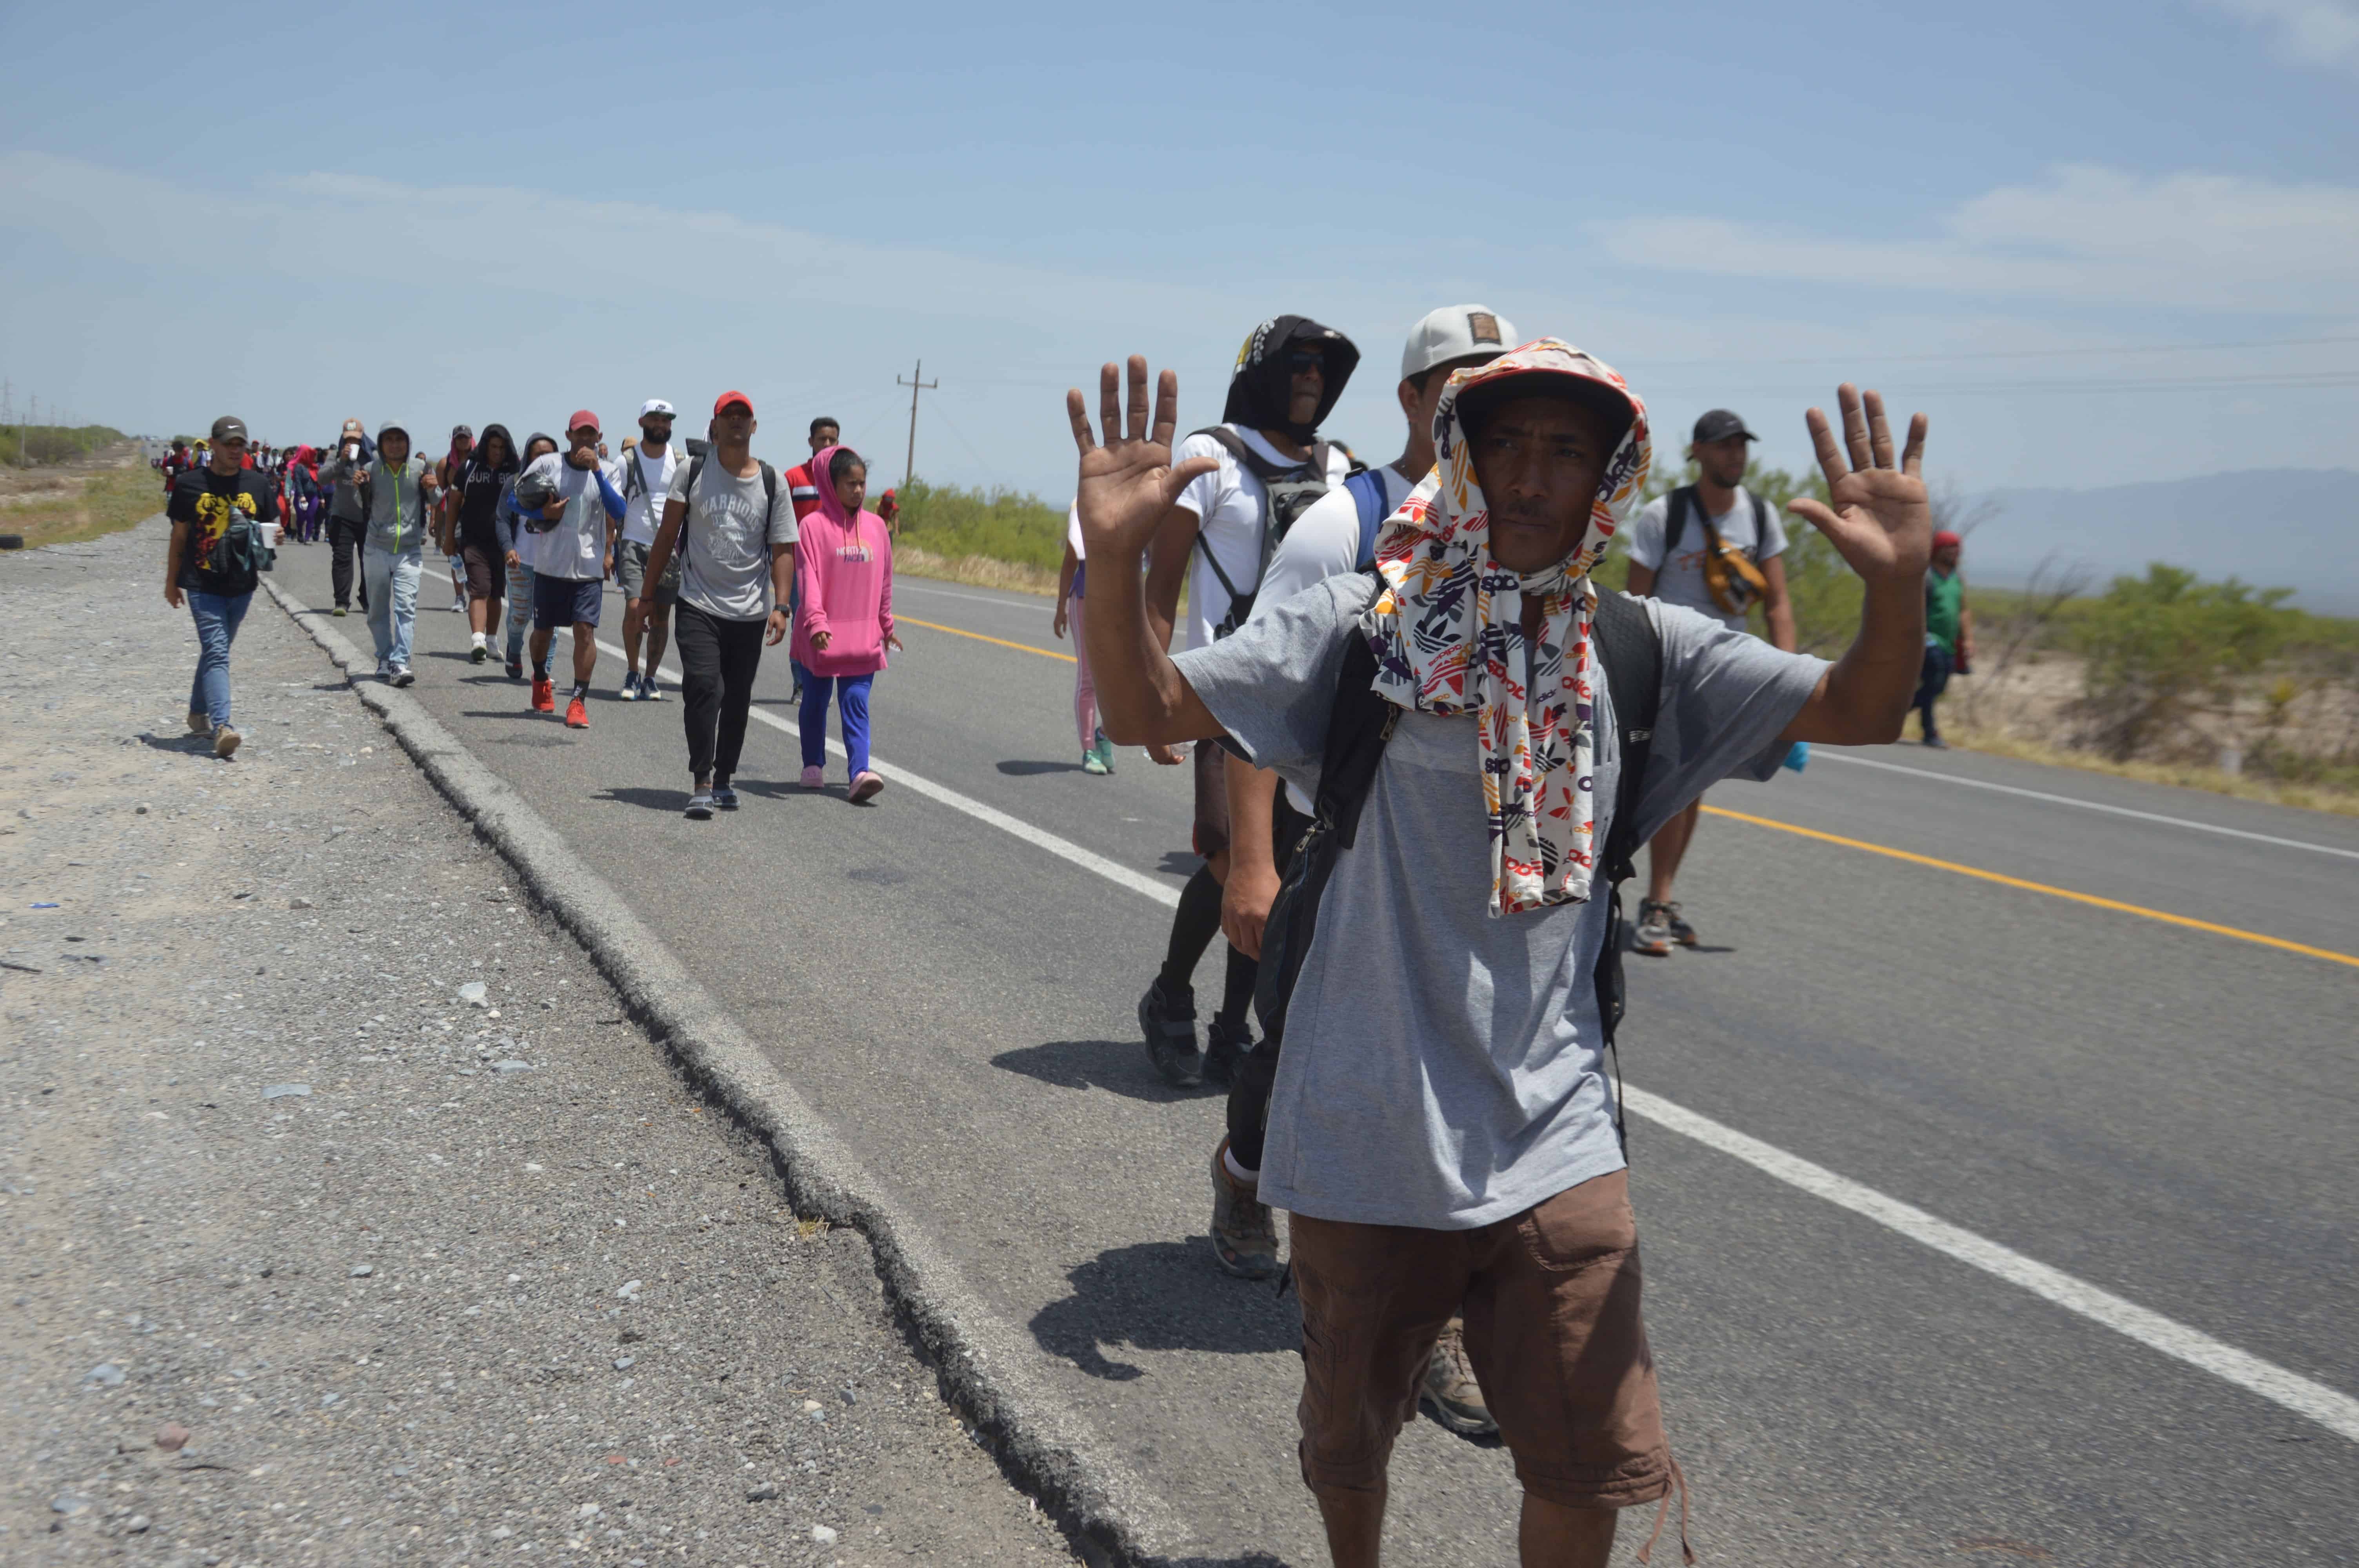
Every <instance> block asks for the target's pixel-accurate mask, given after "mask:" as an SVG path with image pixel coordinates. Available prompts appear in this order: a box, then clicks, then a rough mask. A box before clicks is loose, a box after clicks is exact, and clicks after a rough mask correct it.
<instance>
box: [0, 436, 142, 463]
mask: <svg viewBox="0 0 2359 1568" xmlns="http://www.w3.org/2000/svg"><path fill="white" fill-rule="evenodd" d="M122 439H123V432H122V431H120V430H114V429H110V428H108V427H106V426H104V425H0V463H5V464H6V465H7V466H8V467H10V468H20V467H24V468H30V467H38V465H40V464H42V463H61V462H64V461H66V460H68V459H70V458H80V457H87V456H88V455H89V454H91V453H92V452H94V451H96V450H98V449H100V448H101V447H111V446H113V445H114V443H115V442H117V441H120V440H122Z"/></svg>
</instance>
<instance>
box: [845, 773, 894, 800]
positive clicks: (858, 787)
mask: <svg viewBox="0 0 2359 1568" xmlns="http://www.w3.org/2000/svg"><path fill="white" fill-rule="evenodd" d="M884 788H885V781H884V780H883V779H880V778H878V777H877V776H876V775H875V773H870V772H869V771H868V770H867V769H865V768H863V769H861V770H860V774H859V776H858V777H856V778H854V779H853V781H852V795H851V797H850V798H851V801H852V804H853V805H854V806H861V805H864V804H866V803H867V802H869V801H872V800H875V798H876V797H877V795H879V794H881V793H883V791H884Z"/></svg>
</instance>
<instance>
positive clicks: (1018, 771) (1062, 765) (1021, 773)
mask: <svg viewBox="0 0 2359 1568" xmlns="http://www.w3.org/2000/svg"><path fill="white" fill-rule="evenodd" d="M999 771H1000V772H1001V773H1006V774H1007V775H1008V776H1009V777H1010V778H1019V779H1022V778H1030V777H1031V776H1032V775H1033V774H1034V773H1080V772H1081V771H1082V764H1081V763H1079V762H1026V761H1015V762H1002V763H1000V764H999Z"/></svg>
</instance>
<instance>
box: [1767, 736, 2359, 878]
mask: <svg viewBox="0 0 2359 1568" xmlns="http://www.w3.org/2000/svg"><path fill="white" fill-rule="evenodd" d="M1821 758H1823V759H1825V760H1826V761H1828V762H1847V763H1849V764H1850V765H1852V766H1853V767H1859V768H1881V769H1882V770H1884V771H1885V772H1886V773H1907V774H1908V775H1909V776H1910V777H1912V778H1920V779H1939V780H1940V781H1941V782H1942V783H1943V784H1963V785H1965V786H1966V787H1967V788H1968V789H1987V790H1995V791H1996V792H1997V793H1998V794H2000V795H2021V796H2022V797H2023V798H2024V799H2026V800H2044V801H2047V802H2049V804H2051V805H2055V806H2079V807H2080V808H2081V809H2082V810H2083V811H2103V812H2105V813H2107V814H2109V815H2111V816H2134V817H2136V818H2137V819H2138V820H2139V821H2141V822H2159V823H2162V824H2164V825H2165V826H2167V827H2185V828H2190V829H2191V830H2193V831H2195V832H2197V833H2217V834H2219V835H2220V836H2221V837H2222V838H2249V839H2251V840H2253V842H2255V843H2256V844H2277V845H2281V846H2283V847H2284V848H2286V849H2308V850H2309V851H2310V852H2311V853H2312V854H2315V855H2340V856H2342V857H2343V859H2344V860H2359V849H2338V848H2336V847H2335V846H2333V845H2332V844H2313V843H2311V842H2310V841H2309V840H2308V839H2306V838H2278V837H2277V835H2275V834H2273V833H2247V832H2246V831H2245V829H2243V828H2241V827H2221V826H2220V825H2219V824H2218V823H2216V822H2198V821H2196V820H2195V819H2194V818H2193V817H2191V816H2163V815H2162V814H2161V813H2159V812H2154V811H2133V810H2131V809H2130V808H2129V807H2128V806H2107V805H2105V804H2104V802H2103V801H2095V800H2077V799H2075V798H2073V797H2072V796H2071V795H2050V794H2049V793H2048V792H2047V791H2046V790H2040V789H2023V788H2019V787H2018V786H2017V785H2015V784H1993V783H1991V782H1990V781H1989V780H1988V779H1970V778H1967V777H1965V776H1963V775H1962V774H1960V773H1937V772H1935V771H1934V770H1933V769H1931V768H1910V767H1904V766H1902V765H1901V764H1900V763H1898V762H1878V761H1877V760H1876V759H1875V758H1874V757H1854V756H1851V755H1849V754H1848V753H1846V752H1839V751H1836V750H1835V749H1834V748H1833V747H1832V746H1827V747H1821V749H1819V750H1818V751H1817V752H1812V753H1811V757H1810V760H1811V761H1812V762H1817V761H1819V760H1820V759H1821Z"/></svg>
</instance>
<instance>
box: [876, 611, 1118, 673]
mask: <svg viewBox="0 0 2359 1568" xmlns="http://www.w3.org/2000/svg"><path fill="white" fill-rule="evenodd" d="M893 624H895V625H896V626H923V627H924V628H925V629H926V630H927V631H929V632H947V633H950V634H951V636H953V637H972V638H973V639H974V640H975V641H976V642H978V643H992V644H993V645H995V646H996V647H1001V648H1013V649H1015V650H1016V652H1017V653H1019V654H1039V655H1040V656H1041V657H1042V658H1044V659H1062V660H1064V661H1065V662H1066V663H1067V664H1069V665H1070V664H1073V663H1075V662H1077V661H1075V659H1074V658H1073V655H1072V654H1060V653H1059V652H1057V650H1056V649H1054V648H1036V647H1034V646H1033V645H1032V644H1031V643H1011V642H1009V641H1008V640H1007V639H1006V638H1005V637H986V636H984V634H983V633H980V632H966V631H962V630H961V629H959V628H958V627H956V626H939V625H936V624H935V623H934V622H931V621H913V620H911V619H910V618H909V617H908V616H906V615H896V616H895V617H893Z"/></svg>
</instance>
